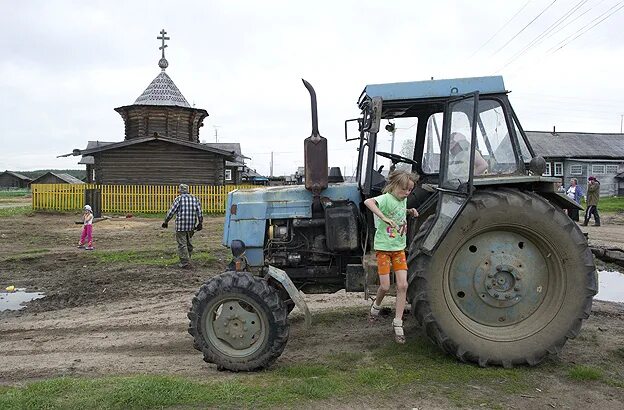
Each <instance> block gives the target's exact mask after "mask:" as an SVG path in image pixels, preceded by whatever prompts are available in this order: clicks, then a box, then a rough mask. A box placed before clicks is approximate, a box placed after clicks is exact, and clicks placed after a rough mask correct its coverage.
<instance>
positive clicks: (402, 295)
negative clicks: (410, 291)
mask: <svg viewBox="0 0 624 410" xmlns="http://www.w3.org/2000/svg"><path fill="white" fill-rule="evenodd" d="M394 275H395V277H396V293H397V296H396V315H395V316H394V317H395V319H401V320H403V312H404V311H405V304H406V303H407V271H406V270H398V271H396V272H395V273H394Z"/></svg>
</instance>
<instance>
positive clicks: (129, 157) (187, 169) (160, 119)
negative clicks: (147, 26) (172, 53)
mask: <svg viewBox="0 0 624 410" xmlns="http://www.w3.org/2000/svg"><path fill="white" fill-rule="evenodd" d="M166 34H167V33H166V32H165V30H162V31H161V32H160V36H159V37H157V39H159V40H161V41H162V45H161V46H160V47H159V49H160V50H162V57H161V59H160V61H159V62H158V66H159V67H160V69H161V71H160V73H159V74H158V75H157V76H156V78H154V80H153V81H152V82H151V83H150V85H149V86H148V87H147V88H146V89H145V91H143V93H142V94H141V95H140V96H139V97H138V98H137V99H136V101H135V102H134V104H132V105H126V106H122V107H118V108H115V111H117V112H118V113H119V114H120V115H121V117H122V118H123V121H124V124H125V139H124V140H123V141H120V142H104V141H89V142H88V144H87V148H86V149H82V150H80V149H75V150H73V152H72V153H71V154H66V155H64V156H68V155H82V159H81V160H80V162H79V163H80V164H84V165H86V168H87V182H89V183H96V184H141V185H148V184H154V185H164V184H179V183H185V184H192V185H223V184H224V178H225V163H226V161H234V160H235V158H236V153H235V152H233V151H226V150H223V149H219V148H215V147H213V146H209V145H207V144H201V143H200V142H199V129H200V128H201V127H202V126H203V121H204V119H205V118H206V117H208V112H207V111H206V110H204V109H199V108H193V107H191V106H190V105H189V103H188V101H187V100H186V98H184V96H183V95H182V93H181V92H180V90H178V87H176V85H175V83H174V82H173V80H172V79H171V77H169V75H167V73H166V72H165V70H166V69H167V67H168V66H169V63H168V61H167V60H166V59H165V48H166V47H167V45H165V40H169V37H166V36H165V35H166Z"/></svg>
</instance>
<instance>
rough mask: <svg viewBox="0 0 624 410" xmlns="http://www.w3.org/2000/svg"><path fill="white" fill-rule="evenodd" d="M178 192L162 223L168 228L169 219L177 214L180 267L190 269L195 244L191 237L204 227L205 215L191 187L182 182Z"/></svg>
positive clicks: (176, 224) (176, 236) (176, 234)
mask: <svg viewBox="0 0 624 410" xmlns="http://www.w3.org/2000/svg"><path fill="white" fill-rule="evenodd" d="M178 192H179V194H180V195H178V196H177V197H176V199H174V200H173V204H172V205H171V208H169V212H167V216H165V221H164V222H163V223H162V227H163V228H167V226H168V223H169V220H170V219H171V218H173V215H175V216H176V220H175V227H176V233H175V238H176V242H177V244H178V256H179V258H180V264H179V265H178V266H179V267H180V268H183V269H188V268H190V267H191V255H192V253H193V244H192V242H191V239H192V238H193V235H194V234H195V232H196V231H201V230H202V228H203V225H202V224H203V222H204V217H203V215H202V209H201V203H200V202H199V200H198V199H197V198H196V197H194V196H193V195H191V194H189V187H188V185H186V184H180V186H179V189H178ZM195 223H197V225H195Z"/></svg>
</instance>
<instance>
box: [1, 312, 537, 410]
mask: <svg viewBox="0 0 624 410" xmlns="http://www.w3.org/2000/svg"><path fill="white" fill-rule="evenodd" d="M360 314H361V309H360V310H359V312H358V320H359V316H361V315H360ZM322 316H332V317H333V318H334V321H336V320H338V321H342V320H345V321H349V320H353V313H352V312H351V311H350V310H349V311H346V312H334V313H333V314H322ZM539 373H540V369H539V368H535V369H532V368H526V367H519V368H515V369H502V368H494V367H493V368H480V367H478V366H476V365H472V364H465V363H459V362H458V361H457V360H455V359H454V358H452V357H449V356H448V355H445V354H444V353H442V352H441V351H440V350H439V349H438V348H437V347H434V346H432V345H431V343H430V342H428V341H427V340H425V338H424V337H423V336H420V335H411V336H410V342H409V343H408V344H406V345H403V346H399V345H396V344H395V343H394V341H392V340H391V338H381V337H380V338H375V340H371V342H370V343H367V344H365V345H363V346H362V349H361V350H358V351H353V352H345V353H342V352H340V353H336V352H334V353H332V352H328V353H327V354H324V355H323V354H321V356H319V358H318V359H317V360H314V361H312V360H310V361H306V362H300V363H280V362H278V363H277V365H275V366H273V367H272V368H271V369H269V370H266V371H262V372H258V373H249V374H246V373H227V372H225V373H221V374H219V375H215V376H213V377H211V379H208V380H206V379H200V380H194V379H191V378H185V377H177V376H150V375H135V376H127V377H104V378H96V379H84V378H56V379H49V380H44V381H38V382H33V383H29V384H27V385H25V386H19V387H11V388H9V389H5V390H4V391H0V408H3V409H30V408H51V409H54V408H63V409H80V410H82V409H83V408H106V409H143V408H160V407H176V408H177V407H181V408H186V407H191V408H206V407H219V408H240V407H243V408H274V407H280V406H283V407H306V406H313V405H314V404H315V403H318V404H320V403H323V402H326V401H331V402H332V403H338V406H340V403H343V404H345V405H346V404H347V403H352V404H353V403H357V405H358V406H363V407H380V406H382V403H386V405H387V403H388V402H389V401H391V400H393V399H394V398H395V396H396V393H397V391H402V392H405V391H408V390H409V391H413V392H414V394H415V395H416V396H418V397H422V398H423V399H426V398H435V399H436V400H439V401H442V402H450V403H452V404H453V405H455V406H458V407H479V406H486V407H487V408H497V407H500V406H501V397H505V396H506V395H514V394H522V393H530V392H533V391H534V388H535V387H536V386H537V383H539V382H538V379H539V377H536V375H538V374H539ZM418 392H426V394H425V393H423V394H420V393H418ZM377 404H379V405H377Z"/></svg>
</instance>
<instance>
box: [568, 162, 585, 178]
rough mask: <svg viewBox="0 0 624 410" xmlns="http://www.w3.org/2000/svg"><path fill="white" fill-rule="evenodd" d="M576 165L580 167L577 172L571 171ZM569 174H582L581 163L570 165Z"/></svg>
mask: <svg viewBox="0 0 624 410" xmlns="http://www.w3.org/2000/svg"><path fill="white" fill-rule="evenodd" d="M576 167H578V168H579V169H580V171H579V172H574V171H573V169H576ZM570 175H583V165H580V164H573V165H570Z"/></svg>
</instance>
